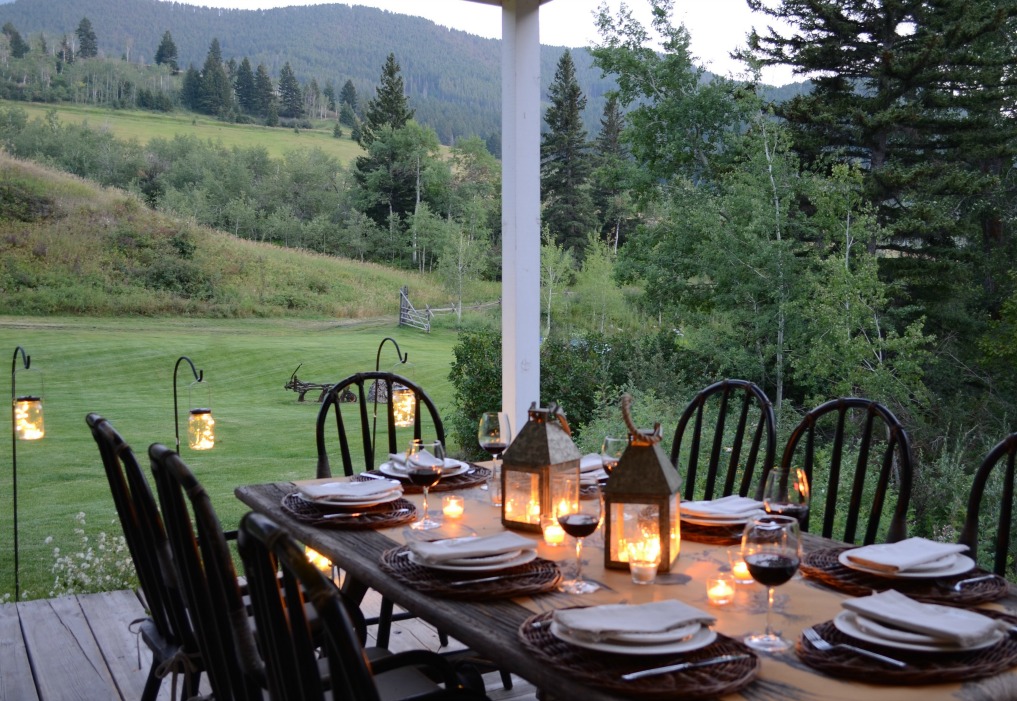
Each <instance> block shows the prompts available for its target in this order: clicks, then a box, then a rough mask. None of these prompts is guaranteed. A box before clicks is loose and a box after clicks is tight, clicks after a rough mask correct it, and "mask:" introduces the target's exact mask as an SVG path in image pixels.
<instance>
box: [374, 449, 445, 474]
mask: <svg viewBox="0 0 1017 701" xmlns="http://www.w3.org/2000/svg"><path fill="white" fill-rule="evenodd" d="M388 460H389V462H390V463H392V464H393V465H394V466H395V467H397V468H399V469H400V470H405V469H406V453H389V454H388ZM414 462H415V463H416V464H418V465H442V464H444V466H445V467H459V466H460V465H462V463H461V462H459V461H458V460H453V459H452V458H445V460H444V462H443V461H441V460H439V459H438V458H436V457H434V456H433V455H431V453H429V452H428V451H426V450H424V451H421V452H420V454H419V455H418V456H417V457H416V458H414Z"/></svg>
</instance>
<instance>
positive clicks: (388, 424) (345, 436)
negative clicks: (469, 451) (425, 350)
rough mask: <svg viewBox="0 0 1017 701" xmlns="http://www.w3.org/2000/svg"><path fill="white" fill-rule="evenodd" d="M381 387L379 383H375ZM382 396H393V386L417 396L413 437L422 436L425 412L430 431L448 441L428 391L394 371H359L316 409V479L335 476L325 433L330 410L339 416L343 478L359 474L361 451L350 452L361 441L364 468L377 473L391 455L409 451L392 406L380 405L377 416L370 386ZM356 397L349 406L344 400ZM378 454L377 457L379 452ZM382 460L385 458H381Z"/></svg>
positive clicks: (327, 396) (342, 381) (326, 395)
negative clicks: (400, 436)
mask: <svg viewBox="0 0 1017 701" xmlns="http://www.w3.org/2000/svg"><path fill="white" fill-rule="evenodd" d="M375 383H377V385H375ZM372 385H375V386H374V391H375V392H376V393H377V396H379V397H386V398H388V397H392V396H393V392H392V388H393V386H394V385H402V386H403V387H406V388H408V389H409V390H411V391H412V392H413V397H414V406H415V411H414V418H413V438H422V437H423V435H422V434H423V427H424V423H423V421H422V416H421V408H422V407H423V408H426V409H427V412H428V415H429V417H430V424H431V426H430V427H429V428H432V429H433V431H434V436H433V438H435V439H436V440H439V441H441V442H442V443H444V442H445V426H444V424H443V423H442V421H441V417H440V416H439V414H438V409H437V407H435V405H434V402H433V401H432V400H431V398H430V397H429V396H427V393H426V392H424V390H423V389H421V388H420V386H419V385H417V384H415V383H413V382H411V381H410V380H408V379H406V378H405V377H402V376H400V375H396V374H394V373H391V372H358V373H356V374H355V375H350V376H349V377H347V378H345V379H343V380H341V381H339V382H337V383H336V384H334V385H332V387H331V389H329V391H328V392H327V393H326V394H325V396H324V398H323V399H322V402H321V409H319V410H318V420H317V424H316V426H315V441H316V444H317V448H318V477H331V476H332V467H331V464H330V462H329V454H328V448H327V439H326V433H328V430H327V427H326V425H327V424H328V415H329V412H332V413H333V414H334V415H335V425H336V431H337V433H338V438H339V453H340V456H341V458H342V465H343V474H345V475H347V476H350V475H352V474H353V473H354V472H357V471H358V470H356V469H355V457H357V452H356V451H354V450H353V449H352V448H353V447H354V446H355V445H357V443H359V445H360V447H361V449H362V452H361V453H360V455H362V456H363V463H361V464H362V465H363V469H364V470H373V469H375V468H376V467H378V465H379V464H380V463H382V462H384V461H385V460H386V459H387V457H388V454H389V453H400V452H403V451H404V450H406V445H407V444H408V443H409V439H408V438H407V439H406V440H403V441H400V440H397V436H396V428H397V427H396V418H395V407H394V404H393V402H391V401H387V400H386V401H385V402H384V403H381V402H379V403H378V404H377V408H378V410H379V411H383V412H384V415H383V416H381V417H378V418H377V419H376V418H375V416H374V408H375V403H374V401H373V400H371V399H370V398H369V397H368V395H369V393H370V390H371V386H372ZM351 392H352V393H353V394H354V396H356V398H357V401H355V402H349V401H345V400H344V399H343V398H344V397H346V396H348V395H349V393H351ZM376 432H380V436H381V441H380V443H376V442H375V434H376ZM376 451H378V453H380V455H379V454H377V453H376ZM379 457H380V458H381V459H379Z"/></svg>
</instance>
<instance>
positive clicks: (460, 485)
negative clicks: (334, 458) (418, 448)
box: [353, 465, 491, 494]
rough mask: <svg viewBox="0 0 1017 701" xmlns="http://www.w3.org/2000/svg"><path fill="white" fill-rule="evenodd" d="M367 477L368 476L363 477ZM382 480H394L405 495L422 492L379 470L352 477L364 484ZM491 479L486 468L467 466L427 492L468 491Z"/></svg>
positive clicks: (412, 485)
mask: <svg viewBox="0 0 1017 701" xmlns="http://www.w3.org/2000/svg"><path fill="white" fill-rule="evenodd" d="M365 475H368V476H365ZM379 477H381V478H383V479H387V480H396V481H398V482H400V483H401V484H402V485H403V492H405V493H406V494H420V493H422V492H423V491H424V490H423V489H422V488H420V487H418V486H417V485H415V484H413V483H412V482H410V480H409V478H408V477H407V478H405V479H404V478H402V477H396V476H394V475H388V474H385V473H384V472H381V471H380V470H370V471H368V472H363V473H361V474H359V475H354V477H353V481H354V482H366V481H367V480H370V479H377V478H379ZM490 477H491V471H490V470H489V469H487V468H486V467H479V466H477V465H469V467H468V469H467V470H466V471H465V472H460V473H459V474H458V475H449V476H448V477H442V478H441V479H440V480H438V484H436V485H434V486H433V487H430V488H429V489H428V490H427V491H428V492H429V493H431V494H434V493H435V492H451V491H454V490H456V489H469V488H471V487H479V486H480V485H482V484H487V480H488V479H489V478H490Z"/></svg>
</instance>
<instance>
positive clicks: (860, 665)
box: [795, 611, 1017, 698]
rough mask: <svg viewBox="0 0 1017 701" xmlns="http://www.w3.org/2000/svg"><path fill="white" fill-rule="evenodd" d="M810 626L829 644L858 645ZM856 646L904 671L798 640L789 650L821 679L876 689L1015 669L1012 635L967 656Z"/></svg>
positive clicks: (1016, 643)
mask: <svg viewBox="0 0 1017 701" xmlns="http://www.w3.org/2000/svg"><path fill="white" fill-rule="evenodd" d="M979 613H983V614H985V615H987V616H991V617H993V618H999V619H1002V620H1004V621H1007V622H1008V623H1010V624H1014V623H1017V617H1015V616H1011V615H1007V614H1003V613H999V612H996V611H979ZM812 627H813V628H815V630H816V632H817V633H819V634H820V635H821V636H822V637H823V638H825V639H826V640H827V641H828V642H829V643H831V644H834V645H836V644H837V643H849V644H853V645H858V644H859V641H857V640H855V639H854V638H852V637H850V636H848V635H845V634H843V633H841V632H840V631H839V630H837V628H836V626H834V624H833V622H832V621H827V622H826V623H820V624H819V625H815V626H812ZM861 644H862V645H865V647H866V648H872V649H873V650H874V651H875V652H880V653H883V654H886V655H889V656H891V657H893V658H895V659H898V660H900V661H901V662H906V663H907V665H908V666H907V667H905V668H904V669H897V668H895V667H889V666H887V665H884V664H881V663H879V662H876V661H874V660H871V659H869V658H868V657H864V656H862V655H859V654H857V653H854V652H851V651H850V650H846V649H844V648H834V649H832V650H818V649H816V648H815V647H813V645H812V643H811V642H809V641H808V640H806V639H805V638H804V636H803V637H802V638H801V639H800V640H799V641H798V643H797V644H796V645H795V651H796V652H797V653H798V657H800V658H801V660H802V661H803V662H804V663H805V664H807V665H809V666H810V667H812V668H814V669H818V670H819V671H821V672H823V673H825V674H829V675H831V676H835V677H846V678H848V679H855V680H858V679H864V680H865V681H867V682H872V683H877V684H907V685H910V684H942V683H946V682H961V681H968V680H972V679H981V678H983V677H991V676H993V675H995V674H1000V673H1001V672H1005V671H1006V670H1008V669H1010V668H1011V667H1013V666H1014V665H1017V640H1015V639H1014V638H1013V637H1012V636H1004V637H1003V639H1002V640H1000V641H999V642H998V643H996V644H995V645H993V646H992V647H989V648H986V649H982V650H972V651H971V652H949V653H947V652H909V651H906V650H901V649H899V648H894V647H883V646H878V645H872V644H870V643H861ZM1001 698H1002V697H1001Z"/></svg>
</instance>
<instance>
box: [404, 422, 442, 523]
mask: <svg viewBox="0 0 1017 701" xmlns="http://www.w3.org/2000/svg"><path fill="white" fill-rule="evenodd" d="M444 467H445V448H444V447H443V446H442V444H441V441H429V442H424V441H420V440H414V441H413V443H411V444H410V448H409V450H407V451H406V477H407V479H409V481H410V483H411V484H415V485H418V486H419V487H421V489H422V491H423V493H424V503H423V511H424V515H423V518H421V519H420V520H419V521H416V522H415V523H413V524H412V525H411V526H410V528H412V529H414V530H418V531H428V530H431V529H432V528H438V527H440V526H441V522H440V521H435V520H434V519H432V518H431V517H430V516H429V515H428V510H427V490H428V489H429V488H431V487H433V486H434V485H436V484H438V481H439V480H440V479H441V473H442V470H443V469H444Z"/></svg>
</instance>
